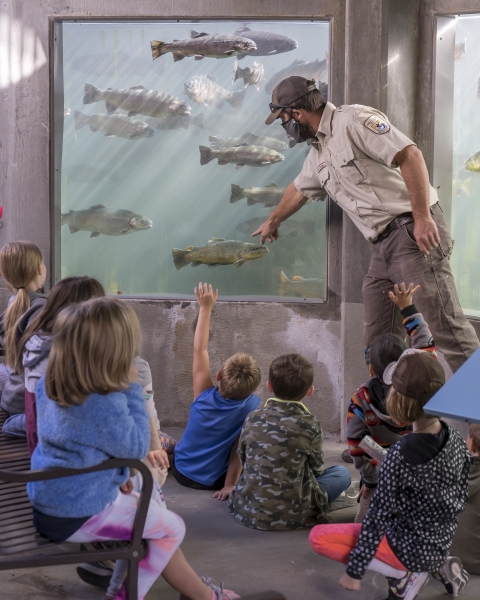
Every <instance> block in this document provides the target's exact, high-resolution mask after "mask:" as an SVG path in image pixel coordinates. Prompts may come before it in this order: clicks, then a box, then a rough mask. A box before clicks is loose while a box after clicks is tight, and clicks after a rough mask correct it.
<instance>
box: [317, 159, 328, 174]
mask: <svg viewBox="0 0 480 600" xmlns="http://www.w3.org/2000/svg"><path fill="white" fill-rule="evenodd" d="M326 166H327V163H326V162H323V163H320V164H319V165H318V167H317V173H320V171H321V170H322V169H324V168H325V167H326Z"/></svg>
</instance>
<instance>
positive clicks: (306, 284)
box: [278, 271, 325, 298]
mask: <svg viewBox="0 0 480 600" xmlns="http://www.w3.org/2000/svg"><path fill="white" fill-rule="evenodd" d="M324 293H325V281H324V280H323V279H304V278H303V277H298V276H296V277H294V278H293V281H291V280H290V279H289V278H288V277H287V276H286V275H285V273H284V272H283V271H282V272H281V273H280V281H279V283H278V295H279V296H289V295H291V294H294V295H295V296H302V297H303V298H323V295H324Z"/></svg>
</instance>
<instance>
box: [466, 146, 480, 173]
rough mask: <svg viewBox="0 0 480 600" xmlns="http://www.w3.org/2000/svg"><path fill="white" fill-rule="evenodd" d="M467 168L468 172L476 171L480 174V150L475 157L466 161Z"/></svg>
mask: <svg viewBox="0 0 480 600" xmlns="http://www.w3.org/2000/svg"><path fill="white" fill-rule="evenodd" d="M465 168H466V169H467V171H474V172H475V173H480V150H479V151H478V152H475V154H474V155H473V156H471V157H470V158H469V159H467V160H466V161H465Z"/></svg>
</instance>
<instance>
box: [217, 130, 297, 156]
mask: <svg viewBox="0 0 480 600" xmlns="http://www.w3.org/2000/svg"><path fill="white" fill-rule="evenodd" d="M208 140H209V142H210V146H211V147H212V148H231V147H232V146H238V145H239V144H250V145H251V146H263V147H264V148H270V149H271V150H276V151H277V152H280V151H282V150H287V148H288V144H287V142H282V141H281V140H277V139H276V138H271V137H266V136H260V135H255V134H253V133H249V132H247V133H244V134H243V135H242V136H241V137H239V138H227V139H226V140H221V139H220V138H217V137H215V136H213V135H211V136H209V138H208Z"/></svg>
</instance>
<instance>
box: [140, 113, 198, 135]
mask: <svg viewBox="0 0 480 600" xmlns="http://www.w3.org/2000/svg"><path fill="white" fill-rule="evenodd" d="M145 123H148V125H150V126H151V127H154V128H155V129H159V130H160V131H171V130H179V129H188V128H189V127H190V126H191V125H195V127H199V128H200V129H203V114H202V113H200V114H198V115H195V116H194V117H192V116H191V115H183V116H181V117H173V116H171V115H167V116H166V117H161V118H159V117H148V118H146V119H145Z"/></svg>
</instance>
